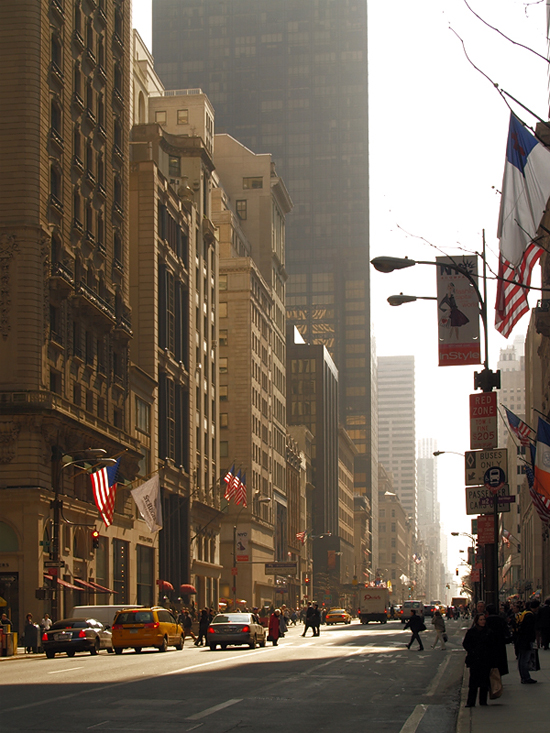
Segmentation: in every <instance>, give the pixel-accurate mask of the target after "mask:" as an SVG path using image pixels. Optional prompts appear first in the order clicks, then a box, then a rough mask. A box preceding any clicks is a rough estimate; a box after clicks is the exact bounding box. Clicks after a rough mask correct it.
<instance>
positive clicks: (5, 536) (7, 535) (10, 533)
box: [0, 522, 19, 552]
mask: <svg viewBox="0 0 550 733" xmlns="http://www.w3.org/2000/svg"><path fill="white" fill-rule="evenodd" d="M18 551H19V540H18V539H17V535H16V534H15V530H14V529H13V527H10V525H9V524H6V522H0V552H18Z"/></svg>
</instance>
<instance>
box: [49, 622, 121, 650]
mask: <svg viewBox="0 0 550 733" xmlns="http://www.w3.org/2000/svg"><path fill="white" fill-rule="evenodd" d="M42 647H43V648H44V651H45V652H46V656H47V657H48V659H53V657H54V656H55V654H56V652H60V653H61V652H65V653H66V654H67V656H68V657H74V655H75V654H76V652H90V654H97V653H98V652H99V650H100V649H107V651H108V652H109V653H110V652H112V651H113V642H112V637H111V632H110V631H109V630H108V629H106V628H105V627H104V626H103V624H101V623H100V622H99V621H96V619H95V618H66V619H62V620H61V621H56V622H55V624H53V626H52V627H51V629H50V630H49V631H45V632H44V634H43V635H42Z"/></svg>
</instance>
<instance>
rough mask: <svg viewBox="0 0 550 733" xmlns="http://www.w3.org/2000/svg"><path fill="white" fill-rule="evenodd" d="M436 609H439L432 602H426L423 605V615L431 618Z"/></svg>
mask: <svg viewBox="0 0 550 733" xmlns="http://www.w3.org/2000/svg"><path fill="white" fill-rule="evenodd" d="M436 610H439V609H438V607H437V606H435V605H434V604H433V603H428V604H426V605H425V606H424V616H425V617H426V618H432V616H433V615H434V613H435V612H436Z"/></svg>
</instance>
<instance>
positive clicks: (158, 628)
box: [111, 606, 184, 654]
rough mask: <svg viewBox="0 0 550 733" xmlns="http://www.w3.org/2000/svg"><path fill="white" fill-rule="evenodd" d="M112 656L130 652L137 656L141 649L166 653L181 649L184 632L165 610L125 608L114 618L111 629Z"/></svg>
mask: <svg viewBox="0 0 550 733" xmlns="http://www.w3.org/2000/svg"><path fill="white" fill-rule="evenodd" d="M111 631H112V634H113V649H114V650H115V654H122V650H123V649H126V648H128V647H129V648H132V649H134V651H135V652H136V653H137V654H139V652H140V651H141V650H142V649H143V647H150V646H152V647H156V648H157V649H158V650H159V652H165V651H166V649H167V648H168V647H169V646H175V647H176V649H183V640H184V632H183V628H182V627H181V625H180V624H178V622H177V621H176V619H175V618H174V616H173V615H172V614H171V613H170V611H168V610H167V609H166V608H162V607H161V606H153V607H152V608H125V609H123V610H122V611H119V612H118V613H117V615H116V616H115V620H114V621H113V625H112V627H111Z"/></svg>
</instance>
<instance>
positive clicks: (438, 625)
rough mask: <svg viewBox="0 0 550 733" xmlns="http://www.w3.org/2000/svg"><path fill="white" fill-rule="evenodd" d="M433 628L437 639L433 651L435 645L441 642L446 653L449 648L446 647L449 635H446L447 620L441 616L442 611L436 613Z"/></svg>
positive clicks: (433, 617) (433, 647)
mask: <svg viewBox="0 0 550 733" xmlns="http://www.w3.org/2000/svg"><path fill="white" fill-rule="evenodd" d="M432 626H433V627H434V630H435V639H434V643H433V644H432V649H435V645H436V644H437V642H438V641H440V642H441V649H442V651H445V649H446V648H447V647H446V646H445V642H446V641H447V634H446V633H445V619H444V618H443V616H442V615H441V612H440V611H435V613H434V615H433V616H432Z"/></svg>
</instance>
